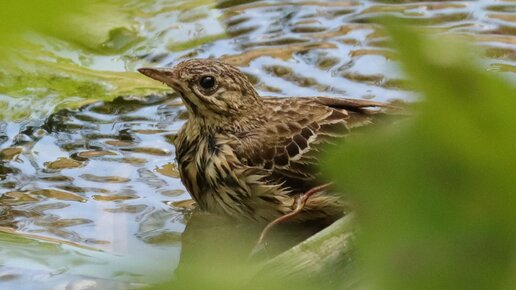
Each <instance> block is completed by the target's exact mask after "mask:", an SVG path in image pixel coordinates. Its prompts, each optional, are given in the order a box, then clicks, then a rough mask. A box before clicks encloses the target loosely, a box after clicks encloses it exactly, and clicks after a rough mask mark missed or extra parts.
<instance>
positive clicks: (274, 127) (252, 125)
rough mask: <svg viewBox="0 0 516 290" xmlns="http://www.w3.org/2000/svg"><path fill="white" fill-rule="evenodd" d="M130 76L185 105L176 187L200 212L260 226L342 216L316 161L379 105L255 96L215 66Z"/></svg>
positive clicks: (195, 63) (237, 74)
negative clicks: (164, 89) (155, 84)
mask: <svg viewBox="0 0 516 290" xmlns="http://www.w3.org/2000/svg"><path fill="white" fill-rule="evenodd" d="M138 71H139V72H140V73H142V74H144V75H146V76H148V77H150V78H153V79H155V80H157V81H160V82H162V83H164V84H166V85H168V86H169V87H171V88H172V89H173V90H174V91H175V92H176V93H177V94H179V96H180V97H181V99H182V101H183V103H184V105H185V106H186V109H187V112H188V119H187V121H186V122H185V123H184V125H183V126H182V128H181V129H180V130H179V131H178V133H177V135H176V137H175V139H174V141H173V142H174V145H175V147H176V161H177V165H178V170H179V174H180V178H181V181H182V183H183V184H184V186H185V187H186V189H187V191H188V192H189V193H190V195H191V196H192V198H193V199H194V200H195V202H196V203H197V205H198V207H199V208H200V209H201V210H203V211H207V212H211V213H214V214H221V215H225V216H229V217H231V218H234V219H238V220H242V219H243V220H253V221H258V222H265V223H267V222H271V221H274V220H277V219H281V217H283V216H286V215H289V214H291V213H292V212H294V211H296V209H297V211H296V214H295V216H294V215H292V216H293V217H292V222H306V221H312V220H327V221H334V220H336V219H338V218H339V217H341V216H342V215H343V214H344V212H345V203H344V202H343V201H342V199H341V198H339V197H338V195H337V194H335V193H334V192H333V190H331V187H330V186H329V185H328V184H326V183H325V182H324V181H322V178H321V173H320V170H319V168H318V165H319V154H320V153H321V152H322V151H324V150H326V148H328V146H332V144H335V143H338V142H339V140H341V139H343V138H345V137H346V136H348V135H349V134H350V132H351V130H353V129H354V128H358V127H362V126H366V125H370V124H373V123H375V116H376V115H377V113H378V111H379V109H381V108H383V107H386V104H384V103H381V102H374V101H370V100H359V99H345V98H332V97H267V96H260V95H259V94H258V92H257V91H256V90H255V88H254V87H253V85H252V83H251V82H250V81H249V79H248V78H247V76H246V75H245V74H244V73H242V72H241V71H240V70H239V69H238V68H237V67H235V66H233V65H230V64H228V63H225V62H223V61H221V60H217V59H188V60H184V61H182V62H180V63H178V64H177V65H175V66H173V67H165V68H151V67H147V68H140V69H138ZM314 189H316V190H314ZM307 192H310V197H309V198H308V196H306V195H305V196H303V194H305V193H307ZM300 200H302V206H301V207H300V206H299V205H300Z"/></svg>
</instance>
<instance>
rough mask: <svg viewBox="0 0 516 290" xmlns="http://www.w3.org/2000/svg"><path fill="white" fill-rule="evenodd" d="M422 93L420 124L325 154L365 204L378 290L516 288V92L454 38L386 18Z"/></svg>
mask: <svg viewBox="0 0 516 290" xmlns="http://www.w3.org/2000/svg"><path fill="white" fill-rule="evenodd" d="M386 26H387V30H388V32H389V33H390V35H391V36H392V44H393V46H394V47H395V48H396V49H397V50H398V52H399V54H400V58H401V62H402V66H403V68H404V69H405V71H406V73H407V75H408V76H409V77H411V78H412V81H413V85H414V87H415V88H416V90H417V91H420V92H422V93H423V97H424V100H423V101H422V103H421V104H419V105H418V110H417V116H416V117H415V120H414V122H407V124H401V125H400V126H398V128H397V129H391V130H389V129H388V128H381V130H382V132H381V133H380V132H378V134H376V135H373V136H371V135H367V136H363V137H358V138H356V139H354V140H352V141H351V142H348V143H346V145H345V146H341V147H340V149H338V150H337V151H335V152H332V154H331V157H329V156H327V157H326V158H325V160H326V161H325V169H326V173H327V175H328V176H329V177H331V179H333V180H336V181H337V185H338V186H339V188H341V189H342V190H343V191H344V192H346V193H347V195H349V196H348V197H349V198H350V199H352V200H353V201H354V202H356V204H357V208H358V211H359V219H360V221H361V226H362V230H361V234H360V239H359V241H358V244H359V245H360V246H359V248H360V253H361V259H362V262H363V269H362V270H363V272H364V273H365V275H366V276H367V278H368V281H369V283H371V284H372V285H373V288H374V289H397V290H400V289H411V290H413V289H509V288H512V287H513V286H512V285H514V282H516V281H515V280H514V277H516V273H515V268H514V265H515V260H514V257H515V253H516V251H515V250H516V232H515V230H514V225H515V224H516V210H514V208H515V207H514V205H515V204H516V194H515V188H516V151H515V150H514V144H516V130H515V129H514V128H516V98H515V97H514V96H515V95H516V94H515V88H514V87H512V86H511V85H510V84H509V83H507V82H505V81H503V80H502V79H501V78H499V77H498V76H496V75H494V74H493V73H488V72H485V71H483V70H481V69H480V68H478V67H477V66H476V65H475V64H474V63H473V62H472V59H473V57H472V53H471V50H470V49H469V48H468V47H466V46H465V45H464V44H462V43H460V42H457V41H456V40H453V39H451V38H448V37H444V39H443V37H442V36H440V38H441V39H437V38H435V37H432V38H430V37H424V36H423V35H422V34H420V33H417V32H416V31H414V29H409V28H407V27H403V26H398V25H396V24H392V23H391V24H387V25H386Z"/></svg>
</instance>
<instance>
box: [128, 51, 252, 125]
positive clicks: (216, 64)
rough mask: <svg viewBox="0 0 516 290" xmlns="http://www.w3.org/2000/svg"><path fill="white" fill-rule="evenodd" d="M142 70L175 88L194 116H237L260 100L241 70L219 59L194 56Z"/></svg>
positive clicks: (215, 117)
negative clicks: (175, 63) (171, 65)
mask: <svg viewBox="0 0 516 290" xmlns="http://www.w3.org/2000/svg"><path fill="white" fill-rule="evenodd" d="M138 71H139V72H140V73H142V74H144V75H146V76H148V77H150V78H153V79H155V80H158V81H161V82H163V83H165V84H166V85H168V86H170V87H171V88H173V89H174V90H175V91H176V92H177V93H178V94H179V95H181V98H182V99H183V101H184V103H185V105H186V107H187V109H188V111H189V113H190V114H193V116H194V117H202V118H206V119H214V120H220V119H224V118H234V117H236V116H238V115H242V114H246V111H247V110H248V109H249V108H252V107H253V106H255V105H256V104H258V103H259V102H260V98H259V96H258V93H257V92H256V91H255V89H254V88H253V86H252V84H251V83H250V82H249V80H248V79H247V77H246V76H245V75H244V74H243V73H242V72H240V70H238V69H237V68H236V67H234V66H232V65H229V64H226V63H223V62H220V61H217V60H210V59H192V60H186V61H183V62H181V63H179V64H177V65H176V66H174V67H172V68H140V69H138Z"/></svg>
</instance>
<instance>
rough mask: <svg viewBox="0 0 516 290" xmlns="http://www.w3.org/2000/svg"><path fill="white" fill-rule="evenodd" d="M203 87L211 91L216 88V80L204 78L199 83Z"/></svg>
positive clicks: (209, 77)
mask: <svg viewBox="0 0 516 290" xmlns="http://www.w3.org/2000/svg"><path fill="white" fill-rule="evenodd" d="M199 84H200V85H201V87H202V88H203V89H205V90H211V89H213V87H215V78H214V77H212V76H204V77H202V78H201V80H200V81H199Z"/></svg>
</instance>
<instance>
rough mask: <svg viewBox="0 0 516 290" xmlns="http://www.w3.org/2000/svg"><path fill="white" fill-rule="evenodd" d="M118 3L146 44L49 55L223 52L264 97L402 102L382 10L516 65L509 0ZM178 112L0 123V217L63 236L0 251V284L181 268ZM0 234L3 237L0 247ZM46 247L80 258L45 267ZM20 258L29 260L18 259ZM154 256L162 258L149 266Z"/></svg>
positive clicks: (100, 63)
mask: <svg viewBox="0 0 516 290" xmlns="http://www.w3.org/2000/svg"><path fill="white" fill-rule="evenodd" d="M127 9H134V11H135V13H134V14H135V19H136V21H137V22H138V23H139V24H140V33H141V35H142V36H143V37H144V40H142V41H141V42H138V43H136V44H134V45H133V46H132V47H131V48H130V49H128V50H127V51H126V52H124V53H122V54H121V55H118V56H109V57H108V56H96V55H93V54H91V52H80V51H67V50H63V51H59V49H61V48H63V47H61V45H62V44H55V46H52V48H49V49H56V48H57V51H54V53H56V54H60V55H61V56H62V57H69V58H70V59H73V61H75V62H77V63H79V64H81V65H83V66H87V67H89V68H93V69H105V70H124V69H125V70H128V71H134V69H135V68H136V67H139V66H144V65H149V63H150V64H151V65H155V66H164V65H170V64H171V63H174V62H176V61H177V60H178V59H181V58H190V57H203V58H204V57H220V58H222V59H224V60H225V61H227V62H230V63H232V64H235V65H237V66H239V67H241V69H242V70H243V71H244V72H245V73H246V74H247V75H248V76H249V77H250V79H251V80H252V81H253V83H254V84H255V86H256V87H257V89H258V90H259V92H260V93H262V94H267V95H307V96H310V95H329V96H347V97H353V98H368V99H370V98H373V99H375V100H379V101H385V100H392V99H402V100H410V99H412V98H413V93H412V92H410V90H409V87H410V85H409V84H407V82H406V79H405V78H404V77H403V76H402V74H401V73H400V71H399V68H398V66H397V65H396V54H395V53H394V52H393V51H392V50H390V49H389V48H387V47H386V36H385V34H384V32H383V30H382V29H381V28H380V27H378V26H377V25H374V24H371V19H372V18H374V17H376V16H378V15H381V14H385V13H389V14H393V15H397V16H400V17H404V18H410V19H413V20H415V21H416V22H417V23H419V24H421V25H423V26H426V27H428V28H429V29H431V30H432V31H434V32H435V33H457V34H460V35H464V36H466V37H467V38H470V39H472V40H474V41H475V42H476V43H477V44H478V46H480V47H482V48H485V50H484V51H485V56H486V58H485V60H484V63H483V65H485V67H486V68H487V69H489V70H492V71H497V72H503V73H505V75H506V76H507V77H510V78H514V74H513V73H514V72H516V37H515V36H514V35H515V34H516V18H515V12H516V11H515V10H514V3H511V2H510V1H456V2H455V1H451V2H439V1H435V2H417V1H414V2H409V1H309V2H299V1H292V2H285V1H232V0H227V1H217V2H215V3H213V2H210V1H194V2H187V1H175V2H174V3H173V4H172V3H169V2H167V1H161V0H155V1H145V3H141V2H137V1H130V2H128V4H127ZM47 41H52V40H47ZM82 53H83V54H84V55H80V54H82ZM79 56H81V57H79ZM0 98H2V99H1V100H2V101H4V97H2V96H1V95H0ZM5 99H7V100H11V99H10V97H9V96H5ZM52 102H53V100H52V99H51V98H50V97H49V99H48V103H52ZM39 106H40V105H39V104H38V107H39ZM41 106H42V107H45V108H46V107H49V108H52V107H53V106H48V104H42V105H41ZM14 107H15V106H14ZM14 107H13V108H14ZM184 119H185V110H184V108H183V107H182V105H181V102H180V100H179V99H177V98H176V97H175V96H174V95H168V96H149V97H146V98H136V97H127V98H118V99H116V100H114V101H113V102H106V103H94V104H90V105H87V106H85V107H83V108H82V109H80V110H76V111H70V110H61V111H59V112H57V113H55V114H52V115H50V116H49V117H48V118H46V119H43V120H40V119H37V120H36V119H29V120H25V121H22V122H7V121H6V122H1V121H0V212H1V216H0V226H1V227H3V228H2V229H3V231H9V229H14V231H15V232H16V233H19V235H30V237H31V238H33V237H39V238H38V239H52V240H54V241H62V242H63V243H68V245H67V247H68V248H67V249H60V250H56V252H49V253H41V252H38V251H36V252H31V250H30V247H24V248H20V249H18V250H16V251H10V252H9V251H7V252H5V253H3V254H2V256H3V261H2V265H4V267H3V268H0V270H1V271H0V283H5V285H11V286H12V285H16V284H13V283H16V282H15V281H19V280H21V279H23V278H24V275H25V276H30V275H32V274H31V273H32V272H30V271H28V270H27V271H23V270H19V269H20V268H21V269H24V268H31V269H33V270H31V271H42V273H47V274H45V275H50V276H56V275H57V277H61V276H60V274H82V275H86V276H93V277H101V278H106V279H109V278H114V279H116V280H123V281H156V280H159V279H162V278H164V277H166V276H167V275H168V274H169V273H170V271H171V269H173V268H174V267H175V265H177V262H178V257H179V249H180V247H181V245H180V237H181V233H182V231H183V230H184V228H185V213H188V212H189V208H191V206H192V204H191V202H189V201H188V199H189V197H188V195H187V193H186V192H185V191H184V187H183V186H182V185H181V183H180V181H179V179H178V173H177V170H176V165H175V163H174V147H173V146H172V144H171V140H172V139H173V138H174V134H175V132H177V130H178V129H179V128H180V126H181V125H182V123H183V122H184ZM6 243H7V242H6V241H5V240H4V239H0V244H1V245H2V247H4V245H9V244H8V243H7V244H6ZM83 246H86V247H88V248H90V249H83V248H82V247H83ZM92 249H95V250H103V251H105V252H104V253H106V254H113V255H115V256H116V257H123V258H124V260H123V261H124V262H120V261H119V260H117V259H118V258H113V257H112V256H109V255H108V256H109V257H106V258H105V260H106V261H110V262H106V263H105V265H109V266H110V267H107V266H106V267H105V268H106V269H107V268H110V269H112V270H113V269H114V270H113V271H114V272H104V273H102V274H101V272H102V271H99V270H98V269H103V268H102V267H100V266H98V265H97V267H96V268H95V266H94V264H95V263H94V262H93V261H95V259H97V258H98V257H97V256H95V255H94V254H93V253H94V252H95V251H92ZM59 251H65V252H73V253H72V254H66V253H65V254H63V253H61V252H59ZM74 251H79V252H80V254H77V253H75V252H74ZM81 251H82V252H81ZM52 253H54V254H52ZM52 255H55V256H57V257H59V256H63V255H67V256H69V257H70V259H72V260H74V259H75V261H80V263H78V265H73V263H68V264H67V263H64V262H63V263H61V264H59V263H57V262H56V263H55V264H52V263H50V264H48V263H47V264H45V263H42V262H41V260H45V261H47V260H51V258H50V257H51V256H52ZM18 256H24V257H26V260H25V264H20V263H19V261H18V260H17V259H15V258H14V257H18ZM78 257H82V258H78ZM157 258H161V260H160V261H165V262H161V263H158V264H156V263H153V262H154V261H155V260H156V259H157ZM98 259H100V260H102V261H103V259H104V258H98ZM67 261H68V260H67ZM113 261H115V262H113ZM30 263H31V264H30ZM27 265H35V266H34V267H32V266H27ZM70 265H73V266H70ZM130 265H131V266H130ZM99 267H100V268H99ZM117 267H118V268H117ZM95 269H96V270H95ZM117 271H118V272H117ZM115 272H116V273H115ZM49 273H53V274H52V275H51V274H49ZM143 276H145V278H142V277H143Z"/></svg>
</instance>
